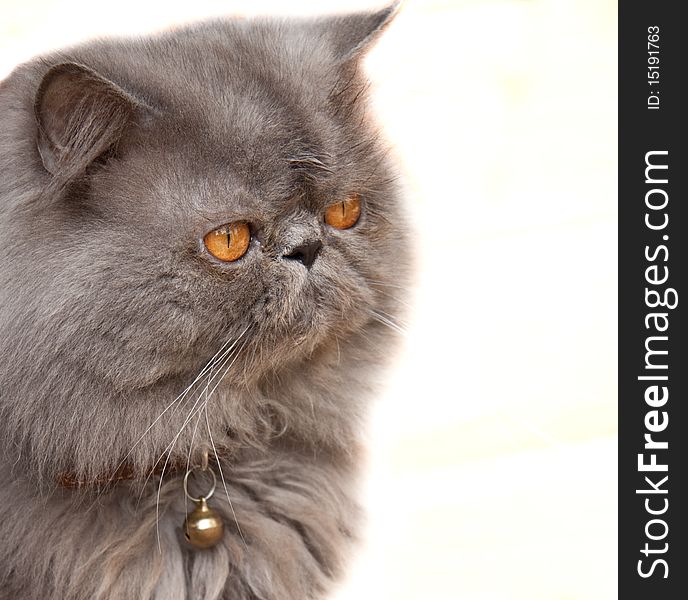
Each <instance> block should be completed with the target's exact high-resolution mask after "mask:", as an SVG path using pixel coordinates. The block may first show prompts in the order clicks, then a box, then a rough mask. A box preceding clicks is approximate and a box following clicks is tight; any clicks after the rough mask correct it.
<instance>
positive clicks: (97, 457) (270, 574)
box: [0, 7, 408, 600]
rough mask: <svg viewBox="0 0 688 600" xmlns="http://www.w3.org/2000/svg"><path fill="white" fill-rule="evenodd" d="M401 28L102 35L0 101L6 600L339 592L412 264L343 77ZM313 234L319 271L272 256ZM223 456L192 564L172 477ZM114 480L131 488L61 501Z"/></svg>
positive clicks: (169, 599)
mask: <svg viewBox="0 0 688 600" xmlns="http://www.w3.org/2000/svg"><path fill="white" fill-rule="evenodd" d="M394 10H395V7H388V8H386V9H384V10H381V11H378V12H374V13H365V14H354V15H349V16H340V17H328V18H322V19H313V20H311V19H309V20H269V19H255V20H222V21H215V22H209V23H203V24H200V25H196V26H191V27H187V28H183V29H178V30H176V31H172V32H168V33H164V34H161V35H157V36H154V37H147V38H141V39H126V40H104V41H97V42H93V43H89V44H86V45H83V46H79V47H75V48H71V49H68V50H64V51H62V52H59V53H54V54H51V55H49V56H45V57H42V58H39V59H36V60H34V61H31V62H29V63H27V64H24V65H21V66H20V67H18V68H17V69H16V70H15V71H14V72H13V73H12V74H11V75H10V76H9V77H8V78H7V79H6V80H5V81H3V82H2V83H1V84H0V172H1V173H2V178H1V179H0V330H1V332H2V335H1V337H0V447H1V448H2V456H1V458H0V480H1V481H2V482H3V483H2V485H0V539H2V544H0V597H1V598H22V599H24V600H31V599H36V600H38V599H41V600H43V599H45V598H60V599H64V600H71V599H73V600H77V599H79V600H81V599H83V600H86V599H89V600H92V599H102V600H105V599H111V600H115V599H132V598H136V599H142V600H143V599H149V598H150V599H156V600H192V599H193V600H197V599H198V600H201V599H203V600H215V599H220V598H226V599H230V598H231V599H232V600H242V599H246V600H248V599H261V600H273V599H275V600H276V599H293V600H304V599H311V598H313V599H314V598H321V597H323V595H324V594H326V592H327V590H328V589H330V588H331V584H332V583H333V582H334V581H336V579H337V578H338V577H339V576H340V574H341V573H342V567H343V563H344V561H345V558H346V555H347V551H348V550H349V549H350V547H351V545H352V542H353V541H354V539H355V537H356V530H357V522H358V508H357V506H356V502H355V499H354V496H355V482H356V473H357V469H358V466H359V462H360V458H361V456H360V455H361V453H362V452H361V432H362V430H363V421H364V418H365V413H366V404H367V401H368V399H369V397H370V393H371V391H373V390H374V389H375V377H376V374H377V373H378V372H379V368H380V366H382V365H383V364H384V363H385V362H386V361H387V359H388V357H389V353H390V352H389V350H390V344H391V343H392V342H393V341H394V340H395V337H396V336H395V332H394V329H396V325H395V323H396V320H397V318H398V315H399V311H400V300H399V297H400V296H401V294H402V291H401V290H402V289H403V287H404V286H405V285H406V277H407V270H408V269H407V250H406V248H407V245H408V239H407V234H406V224H405V222H404V216H403V213H402V209H401V207H400V203H399V200H398V192H397V189H396V186H395V183H394V175H393V171H392V167H391V165H390V162H389V159H388V157H387V155H386V149H385V147H384V145H383V144H381V143H380V141H379V140H378V134H377V131H376V129H375V127H374V125H373V124H371V122H370V120H369V117H368V115H367V113H366V81H365V78H364V77H363V75H362V74H361V68H360V61H361V57H362V56H363V55H364V53H365V50H366V49H367V48H368V47H369V46H370V44H371V43H372V42H373V41H374V40H375V39H376V37H377V35H378V34H379V32H380V31H381V30H382V29H383V28H384V26H385V25H386V24H387V23H388V22H389V20H390V18H391V16H392V15H393V13H394ZM352 193H357V194H360V196H361V198H362V202H363V211H362V215H361V218H360V220H359V222H358V223H357V224H356V225H355V226H354V227H352V228H351V229H347V230H335V229H332V228H331V227H329V226H328V225H327V224H326V223H325V222H324V219H323V214H324V210H325V208H326V206H327V205H329V204H332V203H334V202H337V201H340V200H343V199H345V198H346V197H347V196H349V195H350V194H352ZM236 220H245V221H247V222H249V224H250V227H251V233H252V240H251V245H250V247H249V250H248V252H247V253H246V255H245V256H244V257H242V258H241V259H240V260H238V261H236V262H233V263H221V262H219V261H217V260H215V259H214V258H213V257H212V256H210V255H209V254H208V253H207V251H205V250H204V247H203V244H202V238H203V235H204V234H205V233H207V232H208V231H210V230H212V229H214V228H216V227H218V226H221V225H223V224H225V223H229V222H232V221H236ZM312 240H319V241H321V242H322V249H321V251H320V253H319V255H318V256H317V258H316V260H315V262H314V263H313V265H312V266H311V267H310V268H307V267H306V266H305V265H304V264H302V263H301V262H299V261H298V260H293V259H288V258H286V257H287V256H288V255H289V253H290V252H291V251H292V250H293V249H294V248H296V247H298V246H299V245H300V244H302V243H303V242H306V241H312ZM223 345H224V346H223ZM221 348H224V352H223V353H221V354H220V355H219V357H216V359H215V361H214V362H213V361H212V360H211V359H212V357H213V356H214V355H216V353H217V352H218V350H220V349H221ZM209 361H210V362H209ZM206 364H209V367H208V368H206V369H205V370H203V368H204V365H206ZM199 373H200V374H201V376H200V377H197V376H198V375H199ZM194 381H195V384H193V385H191V386H190V384H192V382H194ZM216 385H217V387H215V386H216ZM184 390H186V393H185V395H182V396H181V397H179V395H180V392H182V391H184ZM175 398H178V400H177V401H176V402H173V401H174V400H175ZM213 447H214V448H217V449H218V454H219V455H220V456H221V460H220V463H221V467H222V474H223V476H224V478H225V481H226V484H227V492H228V495H226V494H225V491H224V489H223V486H222V485H220V489H219V490H218V492H217V493H216V494H215V496H214V497H213V499H212V500H211V502H210V505H211V507H212V508H214V509H215V510H217V511H219V512H221V513H222V514H223V516H224V520H225V522H226V524H227V525H226V532H225V536H224V539H223V541H222V542H221V543H220V545H218V546H217V547H215V548H213V549H212V550H205V551H197V550H193V549H190V548H189V547H188V546H187V545H186V543H185V542H184V540H183V538H182V535H181V524H182V522H183V519H184V515H185V512H186V511H187V510H189V508H190V507H189V506H188V503H187V502H186V501H185V498H184V495H183V492H182V487H181V476H182V475H183V472H181V473H180V472H179V471H173V470H172V468H171V467H172V465H174V464H179V463H182V464H183V463H184V461H185V460H189V461H191V462H192V463H197V461H198V455H199V451H200V449H202V448H213ZM123 462H126V463H128V464H129V465H131V467H132V469H133V470H134V472H135V473H136V474H137V476H138V477H137V479H135V480H132V481H126V482H120V483H113V484H112V485H110V486H107V487H106V488H102V487H100V488H98V487H94V486H88V485H87V486H84V487H83V488H81V489H77V490H72V489H65V488H62V487H60V486H59V485H58V484H57V481H58V479H59V478H60V476H61V475H64V474H65V473H69V474H71V475H73V476H74V477H76V478H78V479H80V480H83V481H91V480H94V479H96V478H99V477H100V478H102V477H103V475H104V474H105V475H107V474H108V473H113V472H114V471H115V469H116V468H117V467H118V465H120V464H122V463H123ZM156 462H157V463H158V464H168V465H169V466H170V469H168V471H169V472H168V473H167V474H166V475H165V476H164V477H162V479H161V478H160V477H159V476H158V475H152V476H151V475H150V473H151V470H152V469H153V466H154V465H155V464H156ZM218 472H219V471H218ZM230 499H231V504H230Z"/></svg>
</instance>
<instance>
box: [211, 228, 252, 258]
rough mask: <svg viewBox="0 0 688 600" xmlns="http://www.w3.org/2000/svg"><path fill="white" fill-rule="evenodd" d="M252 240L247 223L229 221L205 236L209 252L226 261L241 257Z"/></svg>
mask: <svg viewBox="0 0 688 600" xmlns="http://www.w3.org/2000/svg"><path fill="white" fill-rule="evenodd" d="M250 241H251V231H250V230H249V228H248V225H247V224H246V223H241V222H239V223H227V224H226V225H223V226H222V227H218V228H217V229H214V230H213V231H211V232H210V233H208V234H207V235H206V236H205V237H204V238H203V243H204V244H205V247H206V248H207V249H208V252H210V254H212V255H213V256H214V257H215V258H217V259H219V260H223V261H225V262H231V261H233V260H238V259H240V258H241V257H242V256H243V255H244V254H246V250H248V244H249V242H250Z"/></svg>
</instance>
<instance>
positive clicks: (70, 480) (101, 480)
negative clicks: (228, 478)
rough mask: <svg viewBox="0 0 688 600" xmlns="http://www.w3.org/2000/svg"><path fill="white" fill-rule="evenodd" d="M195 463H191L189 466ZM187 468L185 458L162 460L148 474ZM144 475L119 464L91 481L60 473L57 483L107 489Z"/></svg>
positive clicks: (171, 473) (223, 452)
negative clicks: (113, 469) (109, 471)
mask: <svg viewBox="0 0 688 600" xmlns="http://www.w3.org/2000/svg"><path fill="white" fill-rule="evenodd" d="M217 451H218V454H219V455H220V456H226V455H227V453H228V451H227V450H226V449H225V448H218V450H217ZM205 460H206V464H207V460H208V454H206V459H205ZM209 460H211V461H215V462H217V458H216V456H215V455H214V454H210V457H209ZM194 464H196V463H192V464H191V466H192V467H193V465H194ZM187 466H188V462H187V459H186V458H183V459H180V460H177V461H172V460H170V461H167V463H166V462H165V461H164V460H160V461H159V462H158V464H156V465H155V467H153V469H152V470H151V471H149V472H148V473H150V475H157V476H158V477H159V476H161V475H162V474H163V470H164V471H165V477H167V476H168V475H169V476H175V475H179V474H183V473H184V472H185V471H186V469H187ZM148 473H146V474H145V475H143V476H142V475H141V473H140V472H137V471H135V470H134V468H133V467H132V465H131V464H130V463H127V462H125V463H123V464H121V465H120V466H119V467H118V468H117V469H116V470H115V471H114V472H111V473H103V474H102V475H98V476H97V477H95V478H93V479H79V478H78V477H77V476H76V475H75V474H74V473H71V472H65V473H60V475H59V476H58V478H57V483H58V484H59V485H60V486H61V487H63V488H65V489H67V490H77V489H86V488H107V487H112V486H114V485H116V484H118V483H120V482H122V481H136V480H141V479H145V478H146V477H147V476H149V475H148Z"/></svg>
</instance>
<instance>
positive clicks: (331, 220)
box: [325, 194, 361, 229]
mask: <svg viewBox="0 0 688 600" xmlns="http://www.w3.org/2000/svg"><path fill="white" fill-rule="evenodd" d="M360 216H361V197H360V196H359V195H358V194H353V195H351V196H349V197H348V198H347V199H346V200H343V201H342V202H337V204H331V205H330V206H328V207H327V209H326V210H325V223H327V224H328V225H331V226H332V227H335V228H336V229H349V227H353V226H354V225H356V222H357V221H358V217H360Z"/></svg>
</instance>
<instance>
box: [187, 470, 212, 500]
mask: <svg viewBox="0 0 688 600" xmlns="http://www.w3.org/2000/svg"><path fill="white" fill-rule="evenodd" d="M196 470H200V471H204V469H203V468H202V467H193V468H191V469H189V470H188V471H187V472H186V475H184V493H185V494H186V497H187V498H188V499H189V500H191V501H192V502H197V503H198V502H200V501H201V500H209V499H210V498H211V497H212V495H213V494H214V493H215V487H216V486H217V477H215V473H214V471H213V470H212V469H207V468H206V470H205V472H206V473H210V474H211V475H212V477H213V485H212V486H211V488H210V491H209V492H207V493H206V494H204V495H203V496H201V497H200V498H194V497H193V496H192V495H191V494H189V475H191V473H193V472H194V471H196Z"/></svg>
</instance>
